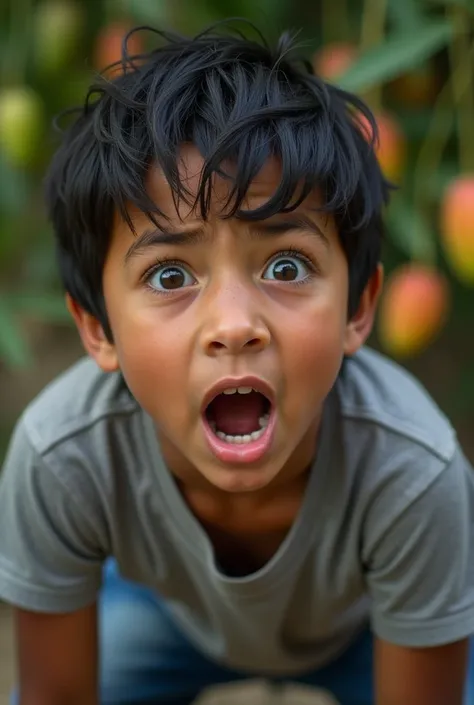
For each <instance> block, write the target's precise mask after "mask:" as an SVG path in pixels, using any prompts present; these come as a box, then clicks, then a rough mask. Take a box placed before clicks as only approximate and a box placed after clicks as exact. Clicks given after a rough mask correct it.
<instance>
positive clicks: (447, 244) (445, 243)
mask: <svg viewBox="0 0 474 705" xmlns="http://www.w3.org/2000/svg"><path fill="white" fill-rule="evenodd" d="M440 230H441V244H442V247H443V250H444V253H445V255H446V259H447V261H448V263H449V265H450V267H451V269H452V271H453V272H454V274H455V275H456V277H457V278H458V279H459V280H460V281H461V282H462V283H463V284H467V285H468V286H473V285H474V174H466V175H463V176H460V177H458V178H457V179H455V180H454V181H452V182H451V184H450V185H449V186H448V188H447V189H446V191H445V193H444V197H443V201H442V205H441V223H440Z"/></svg>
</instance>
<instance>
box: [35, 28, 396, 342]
mask: <svg viewBox="0 0 474 705" xmlns="http://www.w3.org/2000/svg"><path fill="white" fill-rule="evenodd" d="M253 29H255V28H253ZM144 30H146V31H149V32H151V33H152V36H153V37H156V40H157V44H158V46H157V47H156V48H155V49H153V50H152V51H150V52H149V53H147V54H143V55H140V56H139V57H133V56H130V55H129V54H128V52H127V41H128V39H129V38H130V35H131V33H129V34H128V35H127V37H125V38H124V42H123V47H122V59H121V62H120V66H119V67H118V68H120V70H119V71H116V72H115V78H113V79H111V78H110V75H108V76H109V77H99V78H98V79H97V81H96V82H95V84H94V85H92V86H91V88H90V90H89V92H88V94H87V97H86V100H85V102H84V105H83V106H82V107H81V108H80V109H78V110H77V111H76V112H75V114H74V120H73V121H72V122H71V123H70V124H69V125H68V126H67V128H66V129H64V131H63V137H62V142H61V144H60V146H59V148H58V150H57V151H56V153H55V155H54V157H53V159H52V163H51V165H50V168H49V171H48V174H47V177H46V202H47V207H48V212H49V216H50V218H51V221H52V223H53V228H54V233H55V239H56V245H57V252H58V261H59V270H60V275H61V278H62V281H63V284H64V287H65V289H66V291H67V292H68V293H69V294H70V296H71V297H72V298H73V299H74V300H75V301H76V302H77V303H78V304H79V305H80V306H81V307H82V308H83V309H85V310H86V311H87V312H88V313H90V314H92V315H94V316H95V317H96V318H97V319H98V320H99V321H100V322H101V324H102V326H103V328H104V331H105V333H106V335H107V337H108V338H109V339H110V340H111V339H112V332H111V330H110V327H109V323H108V318H107V311H106V306H105V301H104V296H103V287H102V276H103V267H104V262H105V258H106V255H107V251H108V247H109V242H110V236H111V230H112V222H113V217H114V214H115V213H119V214H120V215H121V217H122V218H124V219H125V221H126V222H127V223H128V224H129V226H130V227H131V228H132V230H133V226H132V223H131V220H130V215H129V208H130V205H134V206H136V207H138V208H139V209H140V210H141V211H143V212H144V213H145V214H146V215H147V216H148V217H149V218H150V219H151V220H152V221H153V222H154V223H155V224H157V223H158V219H160V218H164V214H163V213H162V212H161V211H160V208H159V204H157V203H154V202H153V201H152V200H151V198H150V197H149V196H148V194H147V190H146V187H145V182H146V177H147V173H148V171H149V168H150V166H151V165H152V164H156V165H158V166H159V167H160V168H161V169H162V171H163V173H164V175H165V177H166V179H167V180H168V182H169V184H170V186H171V188H172V191H173V194H174V197H175V199H176V200H177V201H178V200H179V199H184V200H185V201H187V202H189V203H190V205H192V206H193V207H195V208H198V209H199V211H198V212H199V213H200V215H201V217H202V218H204V219H205V218H206V217H207V215H208V213H209V208H210V200H211V193H212V180H213V177H214V176H215V175H216V174H219V175H220V176H224V177H225V178H227V179H228V180H229V186H230V188H229V198H228V200H227V202H226V203H225V204H224V205H223V211H222V217H223V218H232V217H233V218H241V219H246V220H257V219H258V220H261V219H265V218H268V217H270V216H271V215H273V214H275V213H278V212H284V211H291V210H293V209H294V208H296V207H297V206H298V205H299V204H300V203H301V202H302V201H303V200H304V199H305V198H306V197H307V196H308V195H309V193H310V192H311V191H312V190H314V189H318V191H319V192H320V194H321V196H322V206H321V207H322V209H323V210H324V211H326V212H329V213H331V214H332V215H333V217H334V218H335V222H336V225H337V229H338V233H339V237H340V242H341V245H342V247H343V250H344V252H345V255H346V257H347V261H348V269H349V301H348V315H349V317H351V316H353V315H354V314H355V312H356V310H357V307H358V303H359V299H360V297H361V294H362V292H363V291H364V289H365V287H366V285H367V283H368V281H369V279H370V277H371V275H372V274H373V273H374V271H375V269H376V267H377V264H378V262H379V259H380V250H381V241H382V236H383V220H382V211H383V207H384V205H385V203H386V202H387V200H388V194H389V190H390V185H389V184H388V183H387V182H386V181H385V179H384V177H383V175H382V173H381V170H380V167H379V164H378V161H377V158H376V155H375V140H376V138H377V129H376V124H375V120H374V117H373V115H372V113H371V111H370V110H369V108H368V107H367V106H366V105H365V103H364V102H363V101H362V100H361V99H359V98H358V97H357V96H355V95H353V94H351V93H348V92H346V91H343V90H341V89H339V88H337V87H335V86H332V85H329V84H327V83H326V82H324V81H323V80H322V79H321V78H320V77H318V76H316V75H314V72H313V69H312V67H311V64H310V63H309V62H308V61H305V60H302V59H300V58H297V57H295V56H294V51H295V46H294V38H293V37H292V36H290V35H289V34H285V35H283V36H282V37H281V38H280V40H279V41H278V42H277V43H276V44H275V46H270V45H269V44H268V43H267V42H266V40H265V39H264V38H263V37H262V36H261V35H260V34H258V36H257V38H251V37H249V36H248V33H247V34H243V33H242V32H240V31H239V32H233V31H229V28H228V25H219V26H217V27H216V26H214V27H213V28H211V29H209V30H207V31H205V32H203V33H201V34H199V35H197V36H195V37H192V38H189V37H183V36H178V35H175V34H171V33H169V32H164V31H158V30H156V29H152V28H149V27H140V28H136V29H135V30H132V31H144ZM362 124H365V125H366V126H367V125H368V126H369V129H368V130H367V127H366V128H364V129H363V128H362ZM368 133H371V136H372V137H373V139H369V138H368ZM183 143H192V144H194V145H195V146H196V147H197V149H198V150H199V152H200V153H201V155H202V157H203V160H204V166H203V169H202V174H201V177H200V182H199V188H198V191H197V196H196V198H195V200H194V199H193V201H192V204H191V201H190V198H191V196H190V193H189V192H188V190H187V189H186V186H185V184H183V183H182V181H181V179H180V173H179V149H180V146H181V145H183ZM271 157H274V158H276V159H277V160H278V162H279V164H280V166H281V181H280V184H279V186H278V188H277V189H276V191H275V193H273V195H272V196H271V198H270V199H269V200H268V201H267V202H266V203H264V204H263V205H262V206H260V207H258V208H256V209H254V210H245V209H243V204H244V200H245V196H246V192H247V189H248V188H249V185H250V184H251V182H252V180H253V179H254V178H255V176H256V175H257V173H258V172H259V170H260V169H261V168H262V167H263V165H264V164H265V162H266V161H267V160H268V159H269V158H271ZM228 163H232V165H233V168H232V170H230V171H231V173H227V172H226V171H225V169H224V165H225V164H228Z"/></svg>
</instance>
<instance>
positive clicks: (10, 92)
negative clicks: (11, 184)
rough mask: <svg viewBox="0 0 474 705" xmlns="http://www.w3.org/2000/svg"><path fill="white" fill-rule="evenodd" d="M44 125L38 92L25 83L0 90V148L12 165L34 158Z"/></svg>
mask: <svg viewBox="0 0 474 705" xmlns="http://www.w3.org/2000/svg"><path fill="white" fill-rule="evenodd" d="M44 126H45V116H44V106H43V102H42V100H41V98H40V96H39V95H38V94H37V93H36V91H34V90H33V89H32V88H30V87H28V86H13V87H9V88H4V89H3V90H2V91H1V92H0V150H1V151H2V152H3V154H4V155H5V157H6V159H7V161H9V162H10V163H11V164H12V165H13V166H15V167H25V166H28V165H29V164H31V163H32V162H34V160H35V158H36V155H37V150H38V147H39V145H40V142H41V139H42V136H43V132H44Z"/></svg>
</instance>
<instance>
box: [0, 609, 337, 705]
mask: <svg viewBox="0 0 474 705" xmlns="http://www.w3.org/2000/svg"><path fill="white" fill-rule="evenodd" d="M11 622H12V620H11V612H10V610H9V609H8V608H7V607H6V606H5V605H2V604H0V705H8V695H9V692H10V688H11V685H12V683H13V675H14V650H13V636H12V623H11ZM196 705H336V704H335V703H334V700H333V699H331V698H329V697H326V696H325V695H323V694H320V693H316V691H314V690H310V689H309V688H296V687H288V688H287V689H286V690H285V691H284V692H282V693H281V695H279V696H278V697H277V698H276V697H275V696H274V695H273V693H270V692H269V691H268V690H267V689H266V688H265V686H264V685H263V684H261V683H258V682H255V683H253V682H252V683H249V684H247V685H245V686H238V687H237V686H234V685H232V684H231V685H229V686H226V687H225V688H223V687H221V688H215V689H213V690H210V691H209V692H208V693H203V695H202V696H201V697H200V698H199V701H198V703H196Z"/></svg>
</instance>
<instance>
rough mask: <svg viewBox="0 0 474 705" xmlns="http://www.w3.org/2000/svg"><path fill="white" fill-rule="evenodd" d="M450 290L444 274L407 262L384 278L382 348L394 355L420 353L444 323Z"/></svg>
mask: <svg viewBox="0 0 474 705" xmlns="http://www.w3.org/2000/svg"><path fill="white" fill-rule="evenodd" d="M449 308H450V292H449V288H448V283H447V281H446V279H445V278H444V277H443V275H442V274H441V273H440V272H438V271H436V270H435V269H432V268H430V267H427V266H425V265H422V264H406V265H403V266H402V267H399V268H398V269H396V270H395V271H394V272H393V273H392V275H391V276H390V278H389V279H388V281H387V284H386V288H385V293H384V295H383V297H382V301H381V305H380V310H379V318H378V333H379V339H380V342H381V344H382V346H383V348H384V349H385V350H386V351H387V352H388V353H389V354H391V355H393V356H394V357H398V358H406V357H411V356H413V355H416V354H418V353H420V352H422V351H423V350H424V349H425V348H426V347H428V346H429V345H430V343H432V342H433V340H434V339H435V338H436V336H437V335H438V334H439V332H440V331H441V329H442V327H443V325H444V324H445V322H446V319H447V317H448V313H449Z"/></svg>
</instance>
